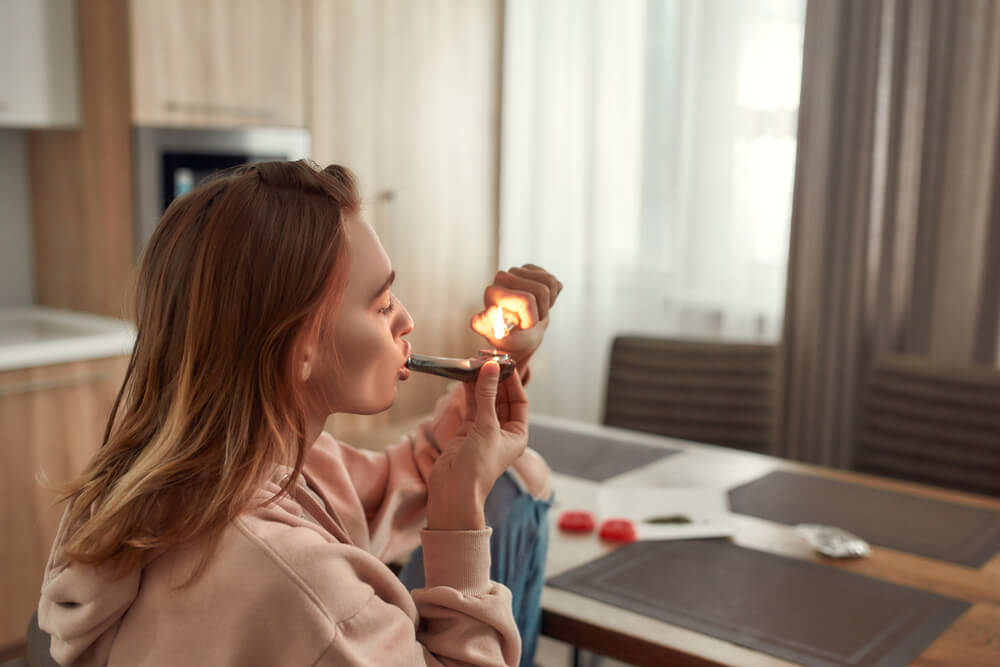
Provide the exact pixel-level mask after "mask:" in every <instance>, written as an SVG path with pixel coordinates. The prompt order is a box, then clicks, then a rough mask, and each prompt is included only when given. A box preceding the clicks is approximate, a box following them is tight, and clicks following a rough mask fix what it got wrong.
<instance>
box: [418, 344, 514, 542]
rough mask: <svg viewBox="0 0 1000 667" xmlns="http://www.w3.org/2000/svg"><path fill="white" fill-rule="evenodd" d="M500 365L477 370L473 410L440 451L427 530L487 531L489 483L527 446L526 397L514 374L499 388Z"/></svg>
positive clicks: (431, 485) (430, 481) (433, 472)
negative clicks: (484, 504)
mask: <svg viewBox="0 0 1000 667" xmlns="http://www.w3.org/2000/svg"><path fill="white" fill-rule="evenodd" d="M499 377H500V366H499V365H498V364H497V363H496V362H492V361H491V362H488V363H487V364H485V365H484V366H483V368H482V370H480V371H479V377H478V379H477V380H476V384H475V389H474V393H472V397H473V399H474V401H475V406H474V408H470V409H468V410H466V418H465V420H464V421H463V423H462V425H461V426H460V427H459V429H458V433H457V434H456V435H455V437H454V438H453V439H452V440H451V441H450V442H448V443H447V444H446V445H445V446H444V447H442V453H441V456H439V457H438V459H437V461H435V462H434V467H432V468H431V473H430V478H429V479H428V483H427V486H428V500H427V528H428V529H430V530H477V529H481V528H485V527H486V522H485V519H484V518H483V503H485V502H486V496H487V495H489V492H490V490H491V489H492V488H493V483H494V482H496V480H497V478H499V477H500V475H502V474H503V472H504V471H505V470H506V469H507V468H508V466H510V465H511V464H512V463H513V462H514V461H515V460H517V458H518V457H520V456H521V454H522V453H524V449H525V447H526V446H527V443H528V397H527V395H526V394H525V393H524V386H523V385H522V384H521V378H520V377H519V376H518V374H517V373H515V374H514V375H512V376H511V377H509V378H508V379H507V380H505V381H504V382H503V384H501V385H500V386H499V387H498V386H497V379H498V378H499Z"/></svg>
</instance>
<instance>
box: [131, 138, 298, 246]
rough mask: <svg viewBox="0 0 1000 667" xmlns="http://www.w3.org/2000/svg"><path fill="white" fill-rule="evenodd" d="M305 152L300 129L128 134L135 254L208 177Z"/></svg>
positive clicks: (286, 158)
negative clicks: (176, 203) (179, 200)
mask: <svg viewBox="0 0 1000 667" xmlns="http://www.w3.org/2000/svg"><path fill="white" fill-rule="evenodd" d="M309 148H310V136H309V132H308V131H306V130H304V129H301V128H285V127H265V128H245V129H234V130H202V129H187V128H162V127H135V128H133V130H132V152H133V164H134V165H135V174H134V175H135V178H134V183H135V199H136V220H135V244H136V254H139V253H141V252H142V249H143V248H145V247H146V242H147V241H149V237H150V236H152V234H153V230H154V229H155V228H156V225H157V223H158V222H159V220H160V216H161V215H163V211H165V210H166V208H167V206H168V205H169V204H170V202H171V201H173V199H174V197H177V196H179V195H182V194H184V193H185V192H187V191H188V190H190V189H191V188H193V187H194V186H196V185H197V184H198V183H199V182H201V180H202V179H204V178H205V177H206V176H208V175H209V174H211V173H212V172H214V171H218V170H220V169H225V168H227V167H233V166H236V165H238V164H244V163H246V162H259V161H261V160H298V159H301V158H307V157H309V152H310V151H309Z"/></svg>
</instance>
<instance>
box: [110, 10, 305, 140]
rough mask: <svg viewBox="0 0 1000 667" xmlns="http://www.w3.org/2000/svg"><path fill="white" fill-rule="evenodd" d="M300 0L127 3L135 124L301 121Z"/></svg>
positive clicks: (299, 123)
mask: <svg viewBox="0 0 1000 667" xmlns="http://www.w3.org/2000/svg"><path fill="white" fill-rule="evenodd" d="M304 3H305V0H212V2H205V1H204V0H170V2H162V0H132V1H131V4H130V6H129V9H130V20H131V30H130V32H131V35H130V37H131V40H130V41H131V51H132V119H133V121H134V122H135V123H137V124H140V125H163V126H187V127H234V126H235V127H241V126H252V125H278V126H292V127H302V126H304V125H305V113H304V111H305V79H306V62H305V59H304V58H305V47H304V40H303V36H304V35H305V32H306V26H305V23H304Z"/></svg>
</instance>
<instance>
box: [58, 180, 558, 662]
mask: <svg viewBox="0 0 1000 667" xmlns="http://www.w3.org/2000/svg"><path fill="white" fill-rule="evenodd" d="M394 275H395V274H394V273H393V271H392V266H391V263H390V261H389V258H388V257H387V256H386V254H385V251H384V250H383V249H382V246H381V244H380V243H379V241H378V238H377V237H376V235H375V233H374V231H373V230H372V228H371V227H370V226H368V225H367V224H366V223H365V222H364V220H363V219H362V216H361V206H360V196H359V194H358V191H357V188H356V185H355V182H354V180H353V177H352V176H351V174H350V172H348V171H347V170H345V169H343V168H341V167H337V166H331V167H328V168H326V169H324V170H322V171H320V170H318V169H316V168H315V167H314V166H311V165H310V164H308V163H305V162H295V163H285V162H270V163H262V164H256V165H251V166H245V167H241V168H238V169H236V170H233V171H231V172H228V173H225V174H223V175H221V176H219V177H217V178H215V179H213V180H211V181H210V182H208V183H205V184H203V185H202V186H201V187H199V188H197V189H196V190H194V191H192V192H191V193H189V194H187V195H185V196H184V197H181V198H180V199H178V200H176V201H175V202H174V203H173V204H172V205H171V206H170V208H169V209H168V210H167V212H166V213H165V214H164V216H163V219H162V220H161V222H160V225H159V227H158V229H157V230H156V233H155V234H154V236H153V238H152V240H151V241H150V244H149V248H148V249H147V251H146V254H145V256H144V258H143V262H142V267H141V272H140V278H139V284H138V298H137V313H136V315H137V324H138V337H137V340H136V344H135V349H134V351H133V354H132V358H131V362H130V364H129V368H128V373H127V376H126V379H125V382H124V385H123V387H122V390H121V392H120V394H119V396H118V399H117V401H116V403H115V408H114V410H113V413H112V416H111V419H109V425H108V430H107V432H106V435H105V439H104V443H103V445H102V447H101V449H100V450H99V452H98V453H97V455H96V456H95V457H94V459H93V460H92V461H91V462H90V464H89V466H88V467H87V469H86V471H85V472H84V473H83V475H82V476H81V478H80V479H79V480H77V481H76V482H75V483H74V484H73V485H72V486H71V487H70V488H69V489H68V492H67V494H66V499H67V500H68V501H69V503H68V506H67V511H66V513H65V515H64V517H63V520H62V524H61V526H60V530H59V535H58V537H57V538H56V543H55V544H54V545H53V549H52V555H51V556H50V559H49V563H48V567H47V570H46V574H45V579H44V583H43V588H42V596H41V600H40V602H39V608H38V618H39V626H40V627H41V629H42V630H44V631H46V632H48V633H50V635H51V653H52V655H53V657H54V658H55V659H56V660H57V661H58V662H59V663H61V664H64V665H65V664H81V665H103V664H110V665H303V666H306V665H412V664H424V663H427V664H463V665H501V664H505V665H515V664H518V660H519V655H521V637H520V633H519V629H518V625H520V626H521V629H522V630H523V632H524V634H525V638H524V639H525V644H526V650H525V652H524V656H523V658H522V660H523V661H524V663H525V664H530V660H531V655H532V654H533V651H534V638H535V637H537V633H538V595H539V594H540V591H541V586H542V566H543V564H544V552H545V545H546V535H547V533H546V532H545V530H546V525H547V524H546V521H545V509H546V507H547V501H546V498H547V496H548V495H549V494H550V490H549V487H548V470H547V468H546V467H545V464H544V462H543V461H541V459H540V458H539V457H538V456H537V455H536V454H533V453H532V452H531V450H526V449H525V446H526V441H527V423H526V422H527V400H526V397H525V394H524V389H523V388H522V380H521V378H523V377H524V376H525V375H526V373H527V368H526V363H527V360H528V358H529V357H530V356H531V354H532V353H533V352H534V350H535V348H536V347H537V346H538V344H539V342H540V341H541V337H542V333H543V332H544V329H545V326H546V324H547V321H548V320H547V316H548V309H549V308H550V307H551V305H552V303H553V302H554V301H555V298H556V296H557V294H558V292H559V290H560V289H561V287H562V286H561V284H559V282H558V281H557V280H556V279H555V278H554V277H553V276H551V275H550V274H548V273H546V272H545V271H543V270H541V269H539V268H538V267H534V266H531V265H526V266H525V267H522V268H519V269H512V270H511V271H510V272H501V273H499V274H497V278H496V281H495V283H494V284H493V285H492V286H490V287H489V288H487V291H486V298H485V304H484V305H485V306H487V308H488V307H490V306H494V305H496V304H498V303H500V302H503V303H504V305H505V306H506V307H508V308H509V309H511V310H514V311H515V312H517V313H518V315H519V318H520V322H521V325H522V327H521V329H520V330H518V331H515V333H514V334H512V335H511V336H510V337H509V338H507V339H505V340H504V341H496V340H493V339H491V338H490V337H489V336H488V335H487V338H488V339H489V340H490V342H491V344H495V345H497V346H500V343H501V342H502V343H504V344H505V346H504V349H506V350H507V351H509V352H510V353H511V354H512V355H513V356H514V358H515V359H516V360H517V361H518V366H519V374H515V375H514V376H512V377H511V378H509V379H507V380H506V381H504V382H503V383H501V384H499V386H498V382H497V378H498V372H499V368H498V367H497V366H496V364H493V363H491V364H488V365H487V366H486V367H484V369H483V371H482V372H481V373H480V376H479V379H478V381H477V382H476V383H475V385H474V387H473V386H471V385H458V386H455V387H453V388H452V389H451V391H450V392H449V393H448V394H447V395H446V396H445V397H444V398H442V400H441V401H439V403H438V406H437V409H436V410H435V413H434V416H433V417H432V418H431V419H430V420H428V421H427V422H426V423H424V424H423V425H422V426H421V427H420V428H419V429H418V430H417V432H416V433H415V434H414V435H413V436H411V437H409V438H407V439H405V440H404V441H403V442H401V443H399V444H398V445H396V446H394V447H390V448H389V449H388V450H387V451H385V452H381V453H375V452H365V451H358V450H355V449H352V448H350V447H348V446H346V445H342V444H340V443H338V442H337V441H335V440H334V439H333V438H331V437H330V436H329V435H328V434H326V433H324V432H323V425H324V423H325V421H326V418H327V417H328V416H329V415H330V414H332V413H335V412H350V413H358V414H371V413H376V412H380V411H382V410H385V409H386V408H388V407H389V406H390V405H391V404H392V403H393V400H394V398H395V395H396V388H397V383H398V382H399V381H400V380H403V379H406V377H407V375H408V371H407V370H406V369H405V367H404V362H405V361H406V358H407V356H408V354H409V343H407V342H406V340H405V336H406V335H407V334H408V333H409V332H410V330H411V329H412V327H413V322H412V320H411V319H410V316H409V314H408V313H407V312H406V309H405V308H404V307H403V305H402V304H401V303H399V301H398V300H397V299H396V298H395V297H394V296H393V294H392V291H391V289H390V288H391V285H392V282H393V278H394ZM484 312H485V311H484ZM484 319H485V318H484V317H483V314H480V316H479V317H477V318H474V327H475V328H476V329H477V330H480V331H481V332H482V333H484V334H488V328H487V327H485V326H484V322H483V321H484ZM498 480H499V481H498ZM484 508H485V509H484ZM488 522H491V523H494V524H496V530H495V531H491V528H490V527H489V526H488ZM491 534H492V537H493V544H492V546H493V551H494V555H493V559H492V563H491ZM418 543H422V544H421V546H422V548H421V549H420V550H419V551H417V553H416V555H415V557H414V558H413V559H412V560H411V563H410V565H408V566H407V568H406V570H405V571H404V572H403V573H402V580H401V579H399V578H397V577H396V576H394V575H393V573H392V571H391V570H390V569H389V568H388V567H387V566H386V565H385V562H387V561H389V560H391V559H393V558H395V557H397V556H399V555H402V554H406V553H408V552H411V551H412V550H413V549H414V548H415V547H417V545H418ZM491 565H492V570H491ZM420 566H422V567H420ZM491 572H492V573H493V579H491ZM498 579H503V580H504V582H503V583H501V582H499V581H498ZM504 583H506V584H508V585H504ZM407 586H409V587H410V589H408V588H407ZM515 615H516V616H517V618H516V619H515Z"/></svg>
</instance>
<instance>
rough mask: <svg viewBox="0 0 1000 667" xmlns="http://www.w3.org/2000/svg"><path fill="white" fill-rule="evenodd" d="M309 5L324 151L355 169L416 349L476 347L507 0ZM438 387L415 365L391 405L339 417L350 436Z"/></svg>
mask: <svg viewBox="0 0 1000 667" xmlns="http://www.w3.org/2000/svg"><path fill="white" fill-rule="evenodd" d="M311 12H312V15H311V16H310V19H309V25H310V28H311V30H312V34H311V36H310V38H309V40H308V41H309V43H310V49H311V51H310V53H309V61H310V63H311V66H312V78H311V88H312V94H311V108H310V117H311V118H312V126H311V128H310V129H311V130H312V134H313V155H314V159H315V160H316V161H317V162H318V163H320V164H324V165H325V164H328V163H331V162H336V163H340V164H343V165H345V166H347V167H350V168H351V169H352V170H353V171H354V172H355V173H356V174H357V175H358V178H359V180H360V183H361V188H362V193H363V195H364V197H365V207H364V215H365V216H366V217H367V219H368V221H369V222H370V223H371V224H372V225H373V226H374V227H375V229H376V230H377V231H378V233H379V236H380V237H381V239H382V243H383V245H384V246H385V248H386V251H387V252H388V254H389V257H390V258H391V260H392V262H393V266H394V268H395V270H396V273H397V279H396V284H395V286H394V288H393V290H394V291H395V293H396V294H397V295H398V296H399V297H400V299H401V300H402V301H403V303H404V304H405V305H406V307H407V309H408V310H409V311H410V314H411V315H412V316H413V319H414V321H415V323H416V326H415V328H414V331H413V333H412V334H411V335H410V337H409V339H410V341H411V342H412V344H413V349H414V350H415V351H417V352H422V353H425V354H436V355H447V356H469V355H472V354H475V353H476V352H477V351H478V350H479V349H480V348H481V347H482V346H483V344H484V341H483V340H482V339H481V338H479V337H478V336H476V335H475V334H473V333H471V332H470V330H469V319H470V317H471V316H472V315H473V314H474V313H476V312H478V310H480V309H481V308H482V296H483V288H484V287H485V286H486V285H487V283H488V282H489V281H490V280H491V279H492V277H493V274H494V272H495V270H496V261H497V260H496V253H497V240H496V239H497V198H498V189H497V179H498V159H499V158H498V151H499V114H500V53H501V49H500V38H501V28H502V7H501V3H500V2H499V1H498V0H474V1H470V0H435V1H434V2H429V1H428V2H412V1H411V0H313V1H312V3H311ZM442 386H443V382H442V381H441V380H440V379H438V378H433V377H426V376H422V375H418V374H414V375H413V376H411V378H410V379H409V380H408V381H407V382H406V383H405V384H403V385H401V386H400V390H399V398H398V399H397V403H396V405H395V406H394V407H393V409H392V410H391V411H390V413H389V414H388V415H380V416H378V417H376V418H352V417H340V416H338V417H336V418H335V419H334V422H333V424H332V425H331V426H332V427H333V429H334V432H335V433H337V434H338V435H340V436H341V437H344V438H345V439H347V440H348V441H350V437H351V432H352V431H361V430H364V429H365V428H375V427H381V426H384V425H385V424H386V423H398V422H401V421H405V420H406V419H408V418H411V417H412V416H413V415H416V414H419V413H421V412H426V411H429V410H430V409H431V408H432V407H433V405H434V401H435V399H436V397H437V396H438V395H440V393H441V387H442Z"/></svg>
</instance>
